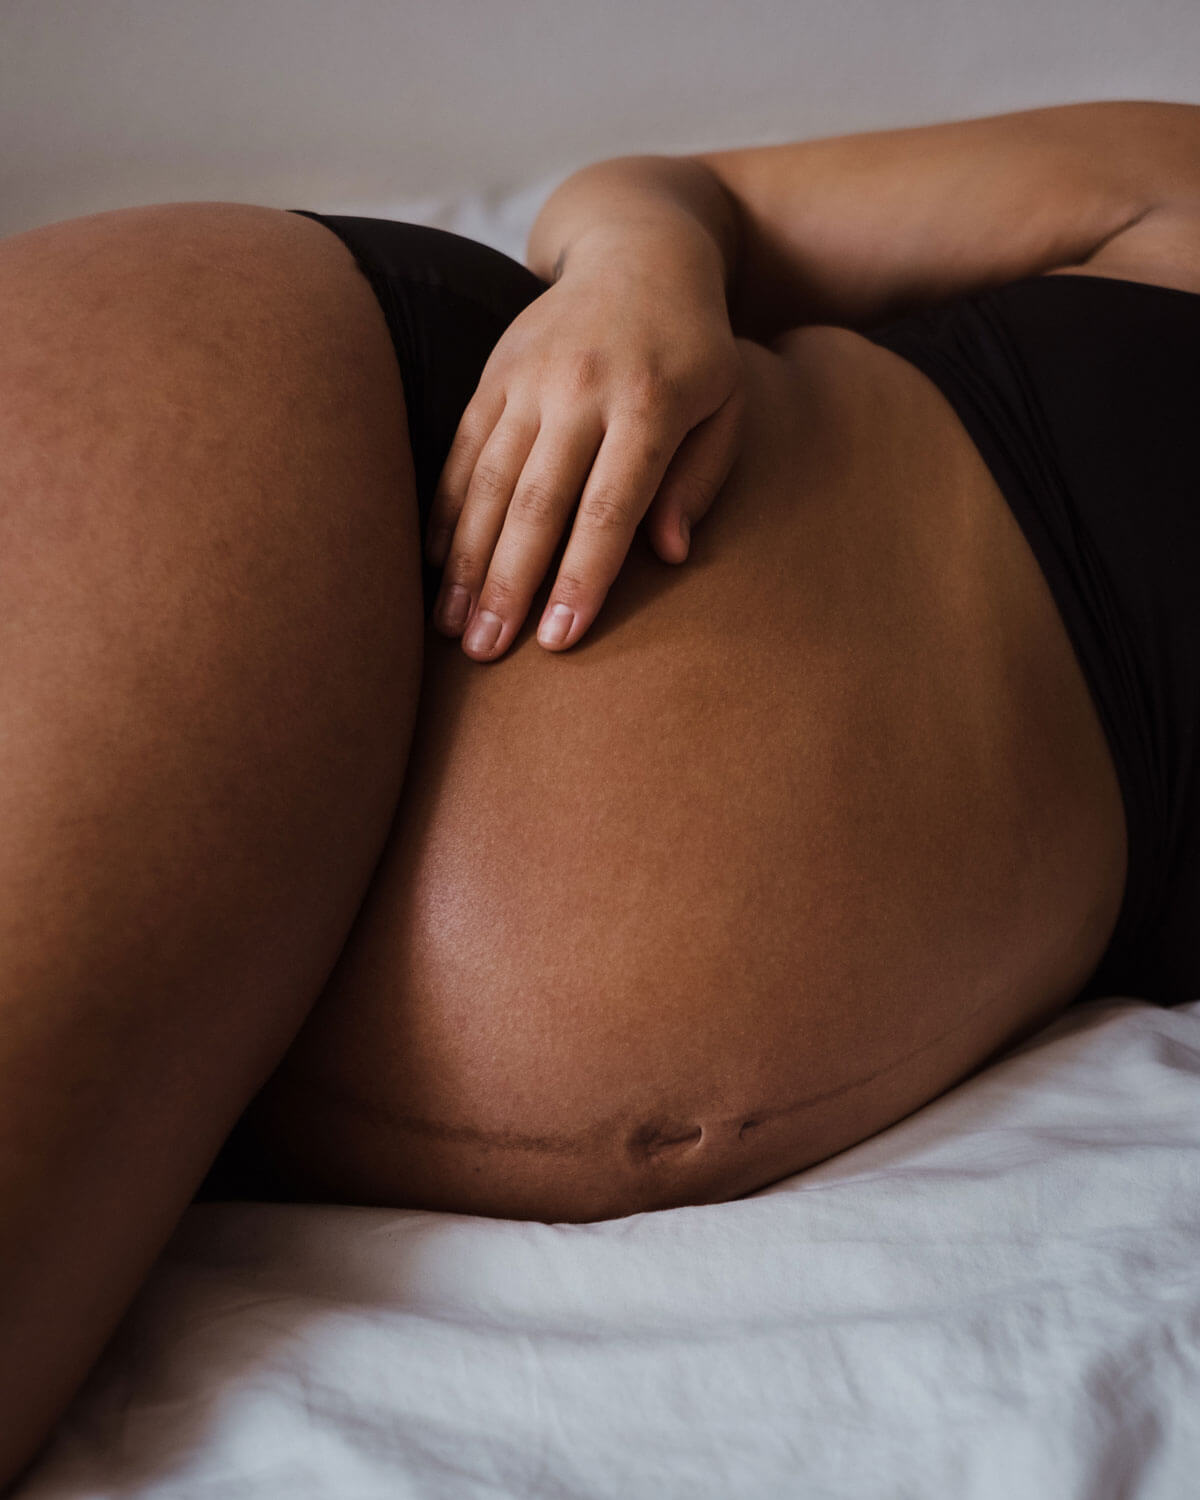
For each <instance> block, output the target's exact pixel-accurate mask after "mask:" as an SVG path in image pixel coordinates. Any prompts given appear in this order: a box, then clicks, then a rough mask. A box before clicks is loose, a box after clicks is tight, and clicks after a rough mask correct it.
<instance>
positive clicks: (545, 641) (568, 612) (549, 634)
mask: <svg viewBox="0 0 1200 1500" xmlns="http://www.w3.org/2000/svg"><path fill="white" fill-rule="evenodd" d="M574 623H575V611H574V610H573V609H568V608H567V606H566V605H565V604H556V605H555V606H554V608H553V609H552V610H551V611H550V613H549V614H548V615H547V616H546V618H545V619H544V620H543V621H542V623H541V624H540V625H539V626H538V635H537V638H538V640H539V641H541V643H542V645H543V646H561V645H562V643H563V641H565V640H566V638H567V636H568V635H570V633H571V626H572V625H574Z"/></svg>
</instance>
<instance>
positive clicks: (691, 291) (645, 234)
mask: <svg viewBox="0 0 1200 1500" xmlns="http://www.w3.org/2000/svg"><path fill="white" fill-rule="evenodd" d="M554 272H555V275H554V278H553V279H554V280H555V281H562V280H574V279H576V278H579V277H588V278H594V277H597V276H603V277H608V278H614V279H616V280H617V281H619V282H621V283H622V284H624V285H626V286H630V285H637V286H640V287H644V288H647V289H650V290H653V289H654V288H656V287H661V288H662V289H663V290H664V291H665V292H668V293H669V294H670V295H671V296H679V295H683V296H684V297H686V298H687V299H688V300H690V301H693V302H712V303H713V304H714V305H715V306H719V307H720V308H721V309H722V310H723V311H724V310H727V305H728V293H729V288H730V283H731V280H732V266H731V265H730V264H729V262H728V261H727V259H726V257H725V255H724V253H723V250H722V247H721V246H720V245H719V244H718V243H717V241H716V240H715V239H714V238H713V236H712V235H711V234H710V233H709V232H708V231H707V230H706V229H705V227H704V226H703V225H702V224H699V223H697V222H696V220H695V219H693V218H692V217H691V216H690V215H689V214H688V213H687V212H686V211H684V210H679V211H676V212H672V213H670V214H665V213H661V212H656V213H655V214H653V215H647V216H644V217H643V216H630V217H628V218H622V219H617V220H609V221H605V222H603V223H596V224H591V225H588V226H587V227H586V228H584V229H581V230H580V231H579V232H578V233H577V234H576V235H575V236H574V237H573V238H572V239H570V240H569V241H567V242H565V243H564V244H563V246H562V247H561V248H560V250H559V252H558V256H557V259H556V261H555V265H554Z"/></svg>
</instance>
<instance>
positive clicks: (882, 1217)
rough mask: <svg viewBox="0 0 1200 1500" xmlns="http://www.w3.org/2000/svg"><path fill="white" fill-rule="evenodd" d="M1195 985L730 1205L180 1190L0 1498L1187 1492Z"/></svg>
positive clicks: (1195, 1257)
mask: <svg viewBox="0 0 1200 1500" xmlns="http://www.w3.org/2000/svg"><path fill="white" fill-rule="evenodd" d="M1198 1250H1200V1000H1198V1001H1196V1002H1195V1003H1194V1004H1192V1005H1187V1006H1180V1007H1176V1008H1175V1009H1171V1010H1165V1009H1159V1008H1157V1007H1154V1006H1151V1005H1149V1004H1147V1003H1146V1002H1144V1001H1140V1000H1129V999H1119V998H1114V999H1109V1000H1099V1001H1093V1002H1091V1003H1090V1004H1088V1005H1085V1006H1081V1007H1077V1008H1075V1009H1073V1010H1071V1011H1069V1012H1067V1013H1066V1014H1065V1015H1063V1016H1061V1017H1060V1018H1059V1019H1058V1020H1057V1021H1055V1022H1054V1023H1052V1024H1051V1025H1050V1026H1049V1027H1048V1028H1046V1029H1045V1030H1044V1031H1043V1032H1041V1033H1040V1034H1039V1035H1038V1036H1036V1037H1034V1038H1032V1039H1030V1040H1029V1041H1027V1042H1026V1043H1024V1044H1023V1045H1022V1046H1021V1047H1020V1048H1018V1049H1016V1050H1015V1051H1014V1052H1012V1053H1011V1054H1010V1055H1008V1056H1006V1057H1005V1058H1003V1059H1002V1060H1001V1061H999V1062H997V1063H996V1064H994V1065H993V1066H992V1067H991V1068H989V1069H988V1070H987V1071H985V1072H984V1073H982V1074H980V1075H978V1076H977V1077H975V1078H973V1079H970V1080H968V1081H967V1082H966V1083H964V1084H962V1085H960V1086H959V1087H958V1088H956V1089H954V1090H952V1091H951V1092H949V1093H948V1094H945V1095H943V1096H942V1097H941V1098H940V1099H937V1100H935V1101H933V1102H932V1103H931V1104H929V1105H926V1106H925V1107H924V1108H923V1109H921V1110H919V1111H918V1112H917V1113H916V1114H914V1115H912V1116H910V1117H909V1118H908V1119H907V1120H904V1121H901V1122H900V1123H899V1124H897V1125H895V1126H893V1127H892V1128H891V1129H890V1130H887V1131H885V1132H883V1133H882V1134H880V1135H878V1136H876V1137H874V1138H873V1139H871V1140H869V1141H866V1142H863V1143H862V1144H861V1145H859V1146H856V1147H854V1148H852V1149H851V1150H849V1151H845V1152H843V1153H841V1154H840V1155H839V1156H837V1157H834V1158H831V1159H830V1160H829V1161H827V1162H824V1163H822V1164H820V1165H819V1166H817V1167H815V1168H811V1169H810V1170H808V1171H806V1172H802V1173H800V1174H798V1175H797V1176H795V1177H792V1178H788V1179H787V1180H785V1181H784V1182H781V1183H778V1184H776V1185H774V1186H773V1187H770V1188H768V1189H765V1190H764V1191H762V1192H759V1193H757V1194H754V1195H753V1196H751V1197H748V1198H744V1199H741V1200H739V1201H737V1202H733V1203H725V1204H718V1205H713V1206H705V1207H698V1208H684V1209H673V1210H669V1211H665V1212H658V1213H646V1214H638V1215H634V1216H632V1217H629V1218H625V1219H617V1220H610V1221H607V1222H604V1223H598V1224H578V1225H572V1224H567V1225H554V1224H536V1223H523V1222H515V1221H506V1220H493V1219H484V1218H471V1217H466V1216H460V1215H454V1214H440V1213H419V1212H413V1211H403V1212H395V1211H384V1210H378V1209H363V1208H337V1207H314V1206H291V1205H288V1206H285V1205H268V1204H205V1205H197V1206H194V1207H193V1208H191V1209H189V1211H188V1213H187V1215H186V1216H185V1218H184V1220H183V1221H182V1223H181V1225H180V1227H179V1229H178V1231H177V1233H176V1234H175V1236H174V1237H173V1239H172V1241H171V1243H170V1244H169V1246H168V1248H167V1250H166V1252H165V1253H164V1255H163V1256H162V1258H161V1260H160V1262H159V1264H158V1266H157V1268H156V1270H155V1272H154V1274H153V1276H152V1278H151V1279H150V1281H149V1282H148V1283H147V1285H146V1287H145V1288H144V1290H143V1292H142V1294H141V1295H140V1296H139V1298H138V1300H137V1302H136V1303H135V1305H134V1306H133V1308H132V1310H131V1311H130V1313H129V1315H128V1316H127V1318H126V1319H125V1321H124V1323H123V1324H122V1326H121V1328H120V1330H119V1332H118V1334H117V1336H116V1337H115V1338H114V1340H113V1341H112V1343H111V1344H110V1346H109V1348H108V1350H107V1352H106V1355H105V1357H104V1359H103V1360H102V1362H101V1363H100V1365H98V1366H97V1368H96V1370H95V1371H94V1373H93V1375H92V1377H91V1378H90V1380H89V1381H88V1383H87V1385H86V1386H85V1388H84V1389H83V1391H82V1392H81V1394H80V1395H79V1397H78V1398H77V1399H76V1401H75V1403H74V1404H73V1406H72V1407H71V1409H70V1411H69V1412H68V1414H67V1416H66V1417H65V1418H64V1420H63V1422H62V1423H61V1424H60V1427H59V1429H58V1431H57V1433H56V1436H55V1439H54V1441H53V1443H52V1445H51V1447H50V1448H49V1449H48V1450H47V1451H46V1453H45V1456H44V1458H43V1459H42V1461H41V1463H40V1464H39V1466H38V1468H37V1469H36V1470H35V1471H34V1472H33V1473H32V1475H31V1476H30V1478H29V1479H28V1480H27V1482H26V1483H25V1484H24V1485H23V1486H22V1487H21V1488H20V1490H19V1491H18V1494H19V1496H20V1500H51V1497H54V1500H67V1497H70V1500H83V1497H85V1496H86V1497H88V1500H97V1497H107V1496H139V1497H147V1500H150V1497H153V1500H168V1497H169V1500H193V1497H195V1500H199V1497H206V1500H207V1497H216V1496H220V1497H222V1500H225V1497H229V1500H258V1497H262V1500H268V1497H269V1500H304V1497H309V1496H313V1497H316V1496H320V1497H326V1496H328V1497H337V1500H376V1497H378V1500H384V1497H387V1500H397V1497H410V1496H411V1497H417V1496H419V1497H430V1500H433V1497H438V1500H442V1497H447V1500H451V1497H453V1500H458V1497H463V1500H483V1497H487V1500H497V1497H510V1496H511V1497H514V1500H527V1497H533V1496H553V1497H561V1500H568V1497H570V1500H575V1497H579V1500H584V1497H588V1500H591V1497H597V1500H599V1497H605V1500H609V1497H612V1500H617V1497H620V1500H627V1497H628V1500H640V1497H643V1496H644V1497H647V1500H651V1497H653V1500H667V1497H679V1500H707V1497H712V1500H756V1497H762V1500H779V1497H785V1496H786V1497H790V1496H798V1497H804V1500H819V1497H826V1496H829V1497H835V1496H836V1497H838V1500H844V1497H854V1500H857V1497H864V1500H884V1497H906V1500H907V1497H912V1500H930V1497H934V1496H946V1495H953V1496H955V1497H956V1500H993V1497H994V1500H1012V1497H1014V1496H1020V1497H1022V1500H1027V1497H1042V1496H1044V1497H1047V1500H1108V1497H1111V1500H1118V1497H1120V1500H1152V1497H1153V1500H1181V1497H1184V1496H1190V1495H1194V1494H1197V1493H1200V1254H1198Z"/></svg>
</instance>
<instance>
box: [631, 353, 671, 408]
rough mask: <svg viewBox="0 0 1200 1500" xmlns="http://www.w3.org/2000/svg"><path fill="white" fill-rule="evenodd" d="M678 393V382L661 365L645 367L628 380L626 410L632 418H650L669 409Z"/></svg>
mask: <svg viewBox="0 0 1200 1500" xmlns="http://www.w3.org/2000/svg"><path fill="white" fill-rule="evenodd" d="M678 393H679V387H678V382H677V381H675V380H674V379H672V377H671V376H670V375H668V374H667V372H666V371H665V370H664V369H663V368H662V366H661V365H657V364H652V365H647V366H646V367H645V368H643V369H641V370H639V371H638V372H637V374H636V375H634V376H633V377H632V379H631V380H630V383H629V390H628V393H627V396H626V404H627V409H628V411H629V413H630V414H631V415H633V416H646V415H651V416H652V415H655V414H656V413H661V412H663V411H665V410H666V409H667V408H669V407H670V406H671V405H672V403H673V402H674V400H675V398H676V396H677V395H678Z"/></svg>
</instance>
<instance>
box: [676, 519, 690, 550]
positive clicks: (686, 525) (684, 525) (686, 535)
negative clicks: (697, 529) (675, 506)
mask: <svg viewBox="0 0 1200 1500" xmlns="http://www.w3.org/2000/svg"><path fill="white" fill-rule="evenodd" d="M679 535H680V536H681V537H682V538H683V545H684V546H685V547H689V546H691V542H692V523H691V522H690V521H689V520H688V518H687V517H686V516H681V517H680V520H679Z"/></svg>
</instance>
